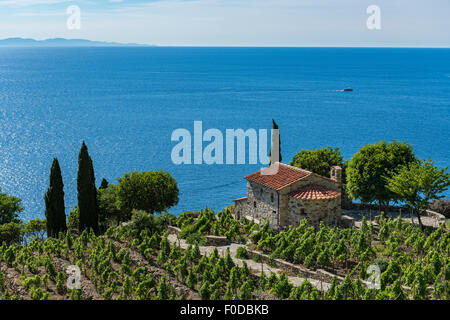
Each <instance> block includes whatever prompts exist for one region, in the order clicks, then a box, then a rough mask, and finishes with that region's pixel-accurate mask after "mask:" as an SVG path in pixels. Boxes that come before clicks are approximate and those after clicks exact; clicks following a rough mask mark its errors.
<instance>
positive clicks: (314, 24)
mask: <svg viewBox="0 0 450 320" xmlns="http://www.w3.org/2000/svg"><path fill="white" fill-rule="evenodd" d="M70 5H77V6H79V7H80V9H81V29H80V30H69V29H68V28H67V27H66V21H67V18H68V14H67V13H66V9H67V7H68V6H70ZM369 5H377V6H379V7H380V9H381V30H369V29H368V28H367V27H366V20H367V18H368V17H369V14H367V13H366V9H367V7H368V6H369ZM9 37H28V38H35V39H46V38H55V37H65V38H85V39H90V40H103V41H118V42H133V43H145V44H157V45H183V46H184V45H187V46H189V45H206V46H220V45H224V46H244V45H245V46H413V47H450V0H432V1H425V0H408V1H406V0H370V1H366V0H339V1H338V0H150V1H149V0H0V38H9Z"/></svg>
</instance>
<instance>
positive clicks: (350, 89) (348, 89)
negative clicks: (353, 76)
mask: <svg viewBox="0 0 450 320" xmlns="http://www.w3.org/2000/svg"><path fill="white" fill-rule="evenodd" d="M342 91H353V89H352V88H344V89H342Z"/></svg>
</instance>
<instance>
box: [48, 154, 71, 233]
mask: <svg viewBox="0 0 450 320" xmlns="http://www.w3.org/2000/svg"><path fill="white" fill-rule="evenodd" d="M44 200H45V217H46V219H47V235H48V236H49V237H57V236H58V234H59V232H65V231H66V230H67V226H66V213H65V206H64V183H63V179H62V175H61V168H60V166H59V162H58V159H57V158H54V159H53V163H52V168H51V169H50V186H49V187H48V190H47V193H46V194H45V197H44Z"/></svg>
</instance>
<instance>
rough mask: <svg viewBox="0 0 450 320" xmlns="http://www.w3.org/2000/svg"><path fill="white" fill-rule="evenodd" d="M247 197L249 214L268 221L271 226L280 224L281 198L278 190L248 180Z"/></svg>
mask: <svg viewBox="0 0 450 320" xmlns="http://www.w3.org/2000/svg"><path fill="white" fill-rule="evenodd" d="M247 197H248V199H247V212H248V215H249V216H251V217H253V218H254V219H257V220H259V221H261V222H263V221H268V222H269V224H270V226H271V227H277V226H278V200H279V199H278V192H277V191H276V190H274V189H271V188H268V187H266V186H263V185H260V184H258V183H255V182H251V181H247ZM263 223H264V222H263Z"/></svg>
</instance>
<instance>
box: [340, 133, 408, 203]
mask: <svg viewBox="0 0 450 320" xmlns="http://www.w3.org/2000/svg"><path fill="white" fill-rule="evenodd" d="M415 161H416V157H415V155H414V153H413V151H412V147H411V146H410V145H408V144H406V143H405V142H402V143H399V142H397V141H393V142H390V143H388V144H386V142H385V141H380V142H378V143H375V144H368V145H365V146H363V147H362V148H361V149H360V150H359V151H358V152H357V153H355V154H354V155H353V157H352V159H351V160H350V162H349V163H348V167H347V173H346V174H347V185H346V190H347V192H348V194H349V195H350V196H351V197H352V198H353V199H360V200H361V201H362V202H365V203H371V202H374V201H378V203H379V204H380V206H387V205H388V204H389V202H390V201H392V200H398V196H397V194H395V193H393V192H392V191H391V190H390V189H388V187H387V182H386V180H387V179H389V178H390V177H392V176H393V175H395V173H396V172H397V171H398V170H399V169H400V168H401V167H402V166H404V165H407V164H409V163H412V162H415Z"/></svg>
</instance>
